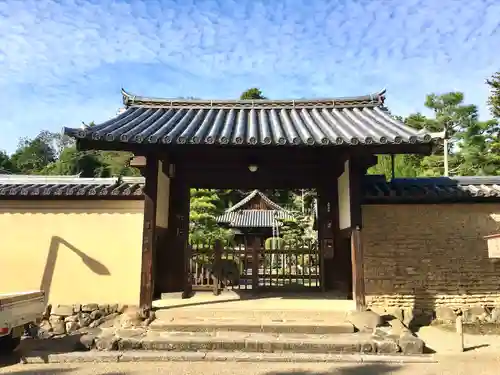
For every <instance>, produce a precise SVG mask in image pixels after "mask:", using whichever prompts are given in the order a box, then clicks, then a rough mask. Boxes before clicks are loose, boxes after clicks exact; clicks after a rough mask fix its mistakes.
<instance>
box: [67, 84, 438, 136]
mask: <svg viewBox="0 0 500 375" xmlns="http://www.w3.org/2000/svg"><path fill="white" fill-rule="evenodd" d="M122 96H123V102H124V104H125V105H126V107H127V109H126V110H125V111H123V112H122V113H120V114H118V115H117V116H116V117H114V118H112V119H111V120H109V121H106V122H103V123H101V124H97V125H95V126H91V127H85V128H83V129H82V128H64V129H63V132H64V133H65V134H66V135H69V136H72V137H75V138H77V139H87V140H94V141H104V142H122V143H136V144H176V145H182V144H205V145H211V144H216V145H233V146H235V145H247V146H285V145H291V146H300V145H302V146H339V145H381V144H404V143H408V144H417V143H430V142H432V141H433V140H435V139H437V138H441V137H442V135H443V134H441V133H439V134H438V133H429V132H426V131H425V130H416V129H413V128H411V127H409V126H406V125H405V124H403V123H402V122H401V121H399V120H397V119H395V118H394V117H392V116H391V115H390V114H389V113H388V111H386V110H385V108H384V107H383V103H384V99H385V90H383V91H381V92H379V93H375V94H371V95H364V96H358V97H349V98H332V99H300V100H180V99H160V98H147V97H141V96H135V95H131V94H129V93H127V92H126V91H124V90H122Z"/></svg>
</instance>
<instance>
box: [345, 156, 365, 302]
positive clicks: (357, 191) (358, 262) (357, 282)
mask: <svg viewBox="0 0 500 375" xmlns="http://www.w3.org/2000/svg"><path fill="white" fill-rule="evenodd" d="M363 175H364V169H363V165H362V163H361V162H360V161H359V160H356V159H353V160H351V162H350V163H349V195H350V200H351V202H350V213H351V261H352V292H353V299H354V301H355V302H356V310H358V311H362V310H365V309H366V292H365V274H364V258H363V243H362V224H363V223H362V221H363V220H362V212H361V209H362V207H361V201H362V194H363V191H362V185H361V183H362V177H363Z"/></svg>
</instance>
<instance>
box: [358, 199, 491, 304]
mask: <svg viewBox="0 0 500 375" xmlns="http://www.w3.org/2000/svg"><path fill="white" fill-rule="evenodd" d="M499 230H500V205H498V204H489V203H475V204H438V205H436V204H434V205H432V204H420V205H415V204H412V205H404V204H391V205H366V206H364V207H363V232H362V233H363V248H364V267H365V280H366V294H367V302H368V304H369V305H370V306H372V307H373V308H374V309H376V308H378V309H380V308H385V309H391V308H404V309H408V308H413V309H421V310H435V309H436V308H438V307H449V308H452V309H455V310H456V309H467V308H468V307H472V306H485V307H493V306H500V263H498V262H495V261H493V260H491V259H489V258H488V248H487V243H486V240H485V239H484V236H487V235H491V234H495V233H498V232H499Z"/></svg>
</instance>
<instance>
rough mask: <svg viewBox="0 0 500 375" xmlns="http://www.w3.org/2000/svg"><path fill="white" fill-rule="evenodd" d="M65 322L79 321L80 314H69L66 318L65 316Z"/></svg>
mask: <svg viewBox="0 0 500 375" xmlns="http://www.w3.org/2000/svg"><path fill="white" fill-rule="evenodd" d="M64 322H65V323H69V322H78V315H70V316H67V317H66V318H64Z"/></svg>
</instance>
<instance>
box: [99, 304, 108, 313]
mask: <svg viewBox="0 0 500 375" xmlns="http://www.w3.org/2000/svg"><path fill="white" fill-rule="evenodd" d="M99 310H100V311H102V314H103V315H107V314H110V313H111V311H109V305H108V304H100V305H99Z"/></svg>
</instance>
